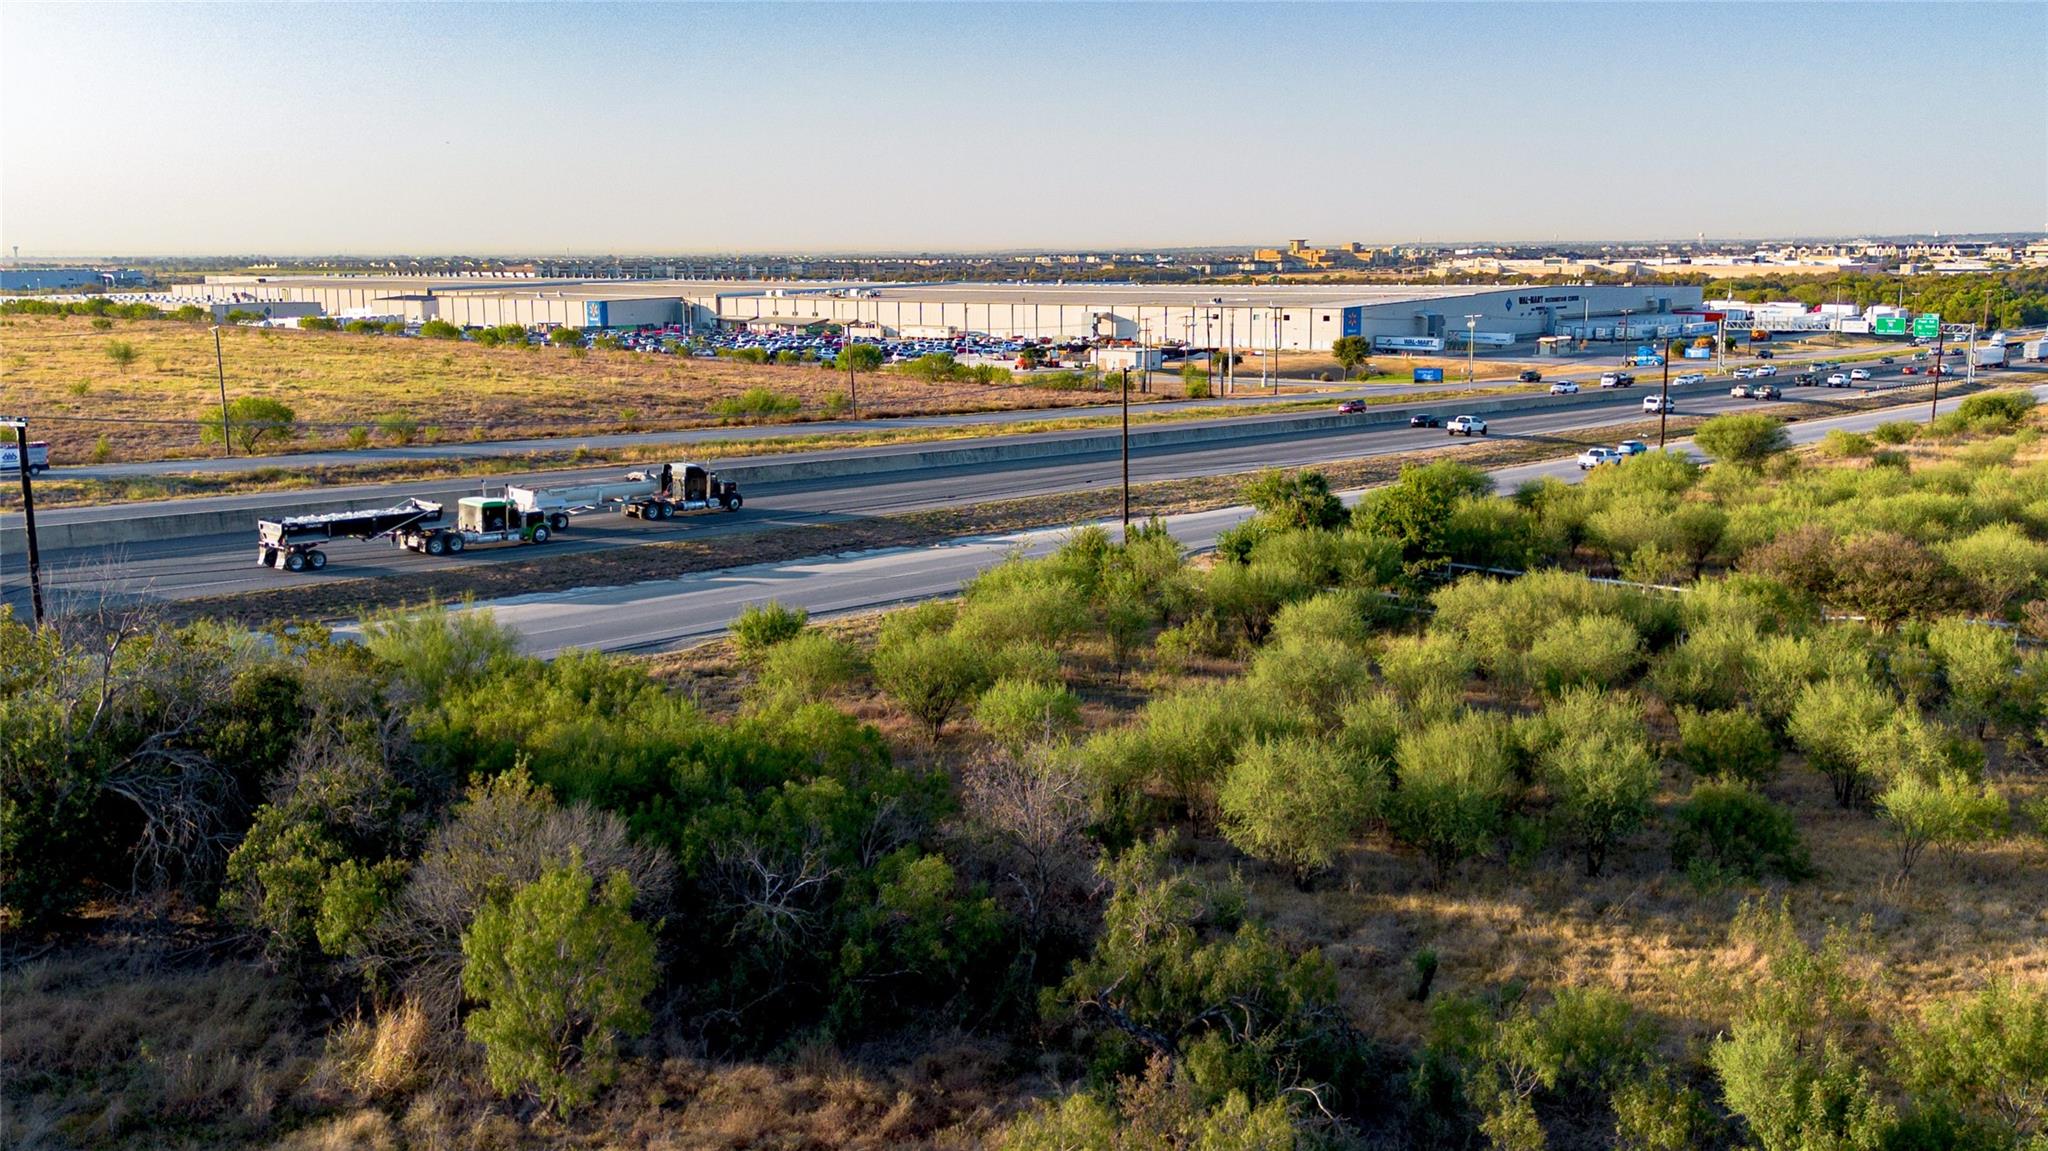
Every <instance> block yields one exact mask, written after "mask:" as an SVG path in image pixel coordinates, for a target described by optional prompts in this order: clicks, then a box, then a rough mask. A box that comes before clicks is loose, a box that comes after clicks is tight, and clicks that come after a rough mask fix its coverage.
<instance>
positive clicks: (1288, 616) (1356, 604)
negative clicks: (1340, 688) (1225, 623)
mask: <svg viewBox="0 0 2048 1151" xmlns="http://www.w3.org/2000/svg"><path fill="white" fill-rule="evenodd" d="M1371 610H1372V609H1371V606H1370V604H1369V603H1368V602H1367V600H1366V599H1365V597H1364V596H1363V595H1361V594H1359V593H1358V592H1355V591H1350V590H1340V591H1327V592H1323V593H1321V594H1320V595H1317V596H1314V597H1312V598H1310V599H1305V600H1297V601H1295V602H1294V603H1291V604H1288V605H1287V606H1285V607H1283V608H1281V609H1280V611H1279V612H1278V614H1276V615H1274V617H1273V638H1272V641H1271V642H1273V643H1275V644H1285V643H1288V642H1291V641H1294V640H1307V639H1317V640H1328V641H1330V642H1333V643H1340V644H1345V645H1348V646H1351V647H1360V648H1362V647H1363V646H1364V645H1365V643H1366V642H1367V640H1368V639H1369V638H1370V637H1371V634H1372V625H1371V620H1370V617H1369V615H1368V614H1367V613H1369V612H1370V611H1371Z"/></svg>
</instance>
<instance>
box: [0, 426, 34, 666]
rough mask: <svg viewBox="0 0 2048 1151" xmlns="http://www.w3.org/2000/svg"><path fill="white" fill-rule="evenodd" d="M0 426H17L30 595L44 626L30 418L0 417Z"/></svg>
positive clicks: (16, 446) (22, 519)
mask: <svg viewBox="0 0 2048 1151" xmlns="http://www.w3.org/2000/svg"><path fill="white" fill-rule="evenodd" d="M0 428H13V429H14V443H15V450H17V451H19V452H20V453H21V454H20V455H19V456H17V457H16V461H17V462H18V463H20V465H21V530H22V535H23V536H24V537H25V538H26V539H27V540H28V598H29V605H30V607H31V608H32V609H33V610H34V612H35V619H36V626H37V627H38V628H40V627H42V626H43V556H42V553H41V552H40V551H37V550H36V493H35V489H34V486H33V485H32V484H31V483H30V478H29V477H30V475H31V470H30V468H29V466H28V421H27V420H26V419H23V418H22V417H20V416H0Z"/></svg>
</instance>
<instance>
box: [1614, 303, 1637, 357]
mask: <svg viewBox="0 0 2048 1151" xmlns="http://www.w3.org/2000/svg"><path fill="white" fill-rule="evenodd" d="M1634 312H1635V309H1634V308H1623V309H1622V310H1621V327H1619V328H1616V329H1615V331H1614V342H1615V343H1618V344H1620V345H1621V365H1622V366H1623V367H1627V366H1628V318H1629V316H1630V315H1631V314H1633V313H1634Z"/></svg>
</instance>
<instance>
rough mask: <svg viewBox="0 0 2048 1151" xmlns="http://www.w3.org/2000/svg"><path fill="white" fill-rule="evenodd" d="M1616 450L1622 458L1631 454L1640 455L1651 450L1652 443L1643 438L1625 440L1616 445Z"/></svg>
mask: <svg viewBox="0 0 2048 1151" xmlns="http://www.w3.org/2000/svg"><path fill="white" fill-rule="evenodd" d="M1614 450H1615V451H1617V452H1620V453H1621V455H1622V458H1624V459H1626V458H1628V457H1629V456H1639V455H1642V454H1643V453H1644V452H1647V451H1649V450H1650V445H1648V444H1646V443H1644V442H1643V441H1641V440H1623V441H1621V442H1620V443H1618V444H1616V445H1614Z"/></svg>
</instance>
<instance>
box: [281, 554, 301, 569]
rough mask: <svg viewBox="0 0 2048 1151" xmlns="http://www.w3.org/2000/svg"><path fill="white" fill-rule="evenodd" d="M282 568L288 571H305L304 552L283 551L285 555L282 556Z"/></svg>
mask: <svg viewBox="0 0 2048 1151" xmlns="http://www.w3.org/2000/svg"><path fill="white" fill-rule="evenodd" d="M284 570H286V571H288V572H302V571H305V570H306V556H305V554H304V553H303V552H286V553H285V556H284Z"/></svg>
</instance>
